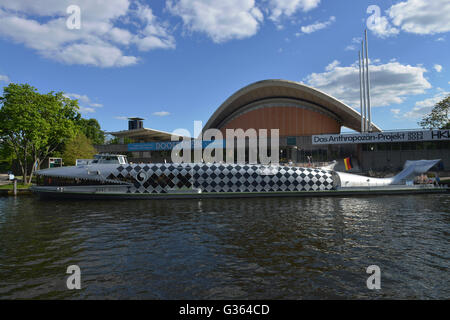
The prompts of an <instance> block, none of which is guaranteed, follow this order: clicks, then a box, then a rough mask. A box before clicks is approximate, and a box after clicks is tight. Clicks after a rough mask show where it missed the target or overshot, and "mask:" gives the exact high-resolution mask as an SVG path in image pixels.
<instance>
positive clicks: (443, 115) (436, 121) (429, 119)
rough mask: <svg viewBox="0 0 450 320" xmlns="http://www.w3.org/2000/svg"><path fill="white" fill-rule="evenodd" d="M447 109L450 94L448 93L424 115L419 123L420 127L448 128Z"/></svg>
mask: <svg viewBox="0 0 450 320" xmlns="http://www.w3.org/2000/svg"><path fill="white" fill-rule="evenodd" d="M449 109H450V95H448V96H447V97H446V98H445V99H443V100H442V101H440V102H438V103H436V105H435V106H434V108H433V110H431V112H430V114H428V115H426V116H425V117H424V118H423V119H422V121H420V122H419V125H420V126H421V127H422V128H428V129H434V128H439V129H449V128H450V119H449Z"/></svg>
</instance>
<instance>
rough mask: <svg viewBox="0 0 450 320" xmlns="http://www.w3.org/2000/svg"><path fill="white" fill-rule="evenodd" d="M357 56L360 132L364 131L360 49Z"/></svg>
mask: <svg viewBox="0 0 450 320" xmlns="http://www.w3.org/2000/svg"><path fill="white" fill-rule="evenodd" d="M358 58H359V105H360V107H361V108H360V110H361V133H364V132H365V131H366V126H365V121H364V101H363V88H362V86H363V77H362V71H361V70H362V69H361V51H359V52H358Z"/></svg>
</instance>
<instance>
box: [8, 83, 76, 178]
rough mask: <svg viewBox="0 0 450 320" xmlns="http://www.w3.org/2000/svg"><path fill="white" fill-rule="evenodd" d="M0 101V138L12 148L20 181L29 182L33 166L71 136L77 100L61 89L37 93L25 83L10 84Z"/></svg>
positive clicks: (73, 132)
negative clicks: (18, 168)
mask: <svg viewBox="0 0 450 320" xmlns="http://www.w3.org/2000/svg"><path fill="white" fill-rule="evenodd" d="M0 104H1V105H2V107H1V109H0V138H2V139H3V141H4V142H5V143H6V144H7V145H8V146H10V147H11V148H12V149H13V151H14V154H15V157H16V159H17V160H18V161H19V165H20V167H21V171H22V175H23V181H24V183H31V179H32V177H33V174H34V171H35V169H36V167H39V166H40V165H41V163H42V162H43V161H44V160H45V158H47V156H48V155H50V154H51V153H52V152H53V151H54V150H56V149H57V148H58V147H60V146H61V145H62V144H63V143H64V142H65V141H67V140H68V139H69V138H71V137H73V136H74V135H75V133H76V130H77V126H76V122H77V121H79V119H80V118H81V115H80V114H79V113H78V111H77V110H78V103H77V101H76V100H71V99H69V98H66V97H64V95H63V93H62V92H57V93H54V92H53V91H52V92H49V93H47V94H40V93H39V92H37V89H36V88H34V87H32V86H30V85H28V84H14V83H10V84H9V85H8V86H7V87H5V88H4V90H3V96H2V97H0ZM30 161H31V163H30ZM29 164H32V169H31V172H30V174H29V175H28V167H29ZM27 178H28V180H27Z"/></svg>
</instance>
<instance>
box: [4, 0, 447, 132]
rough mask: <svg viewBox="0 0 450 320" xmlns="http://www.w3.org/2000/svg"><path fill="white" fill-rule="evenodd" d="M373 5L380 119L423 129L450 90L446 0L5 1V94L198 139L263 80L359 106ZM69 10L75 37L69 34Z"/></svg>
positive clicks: (120, 125)
mask: <svg viewBox="0 0 450 320" xmlns="http://www.w3.org/2000/svg"><path fill="white" fill-rule="evenodd" d="M374 3H376V5H377V6H378V8H379V9H380V16H379V18H378V16H377V18H376V19H375V20H370V21H369V22H373V23H372V24H370V25H369V26H370V30H369V45H370V47H369V53H370V58H371V60H372V66H371V68H372V69H371V78H372V103H373V104H374V108H373V120H374V122H375V123H376V124H377V125H379V126H380V127H381V128H383V129H385V130H389V129H406V128H417V127H418V125H417V121H418V120H420V118H421V117H422V116H423V115H424V114H426V113H427V112H429V111H430V110H431V108H432V106H433V105H434V103H436V102H437V101H439V99H442V98H443V97H444V96H445V95H446V94H449V91H450V88H449V87H450V85H449V81H450V77H449V75H450V70H449V69H450V65H449V55H448V52H450V50H449V49H450V45H449V40H450V35H449V32H450V19H448V17H450V1H448V0H403V1H391V0H384V1H361V0H352V1H351V0H340V1H335V0H259V1H258V0H256V1H255V0H220V1H219V0H172V1H163V0H158V1H156V0H155V1H128V0H109V1H106V0H105V1H88V0H70V1H69V0H67V1H66V0H41V1H31V0H29V1H28V0H22V1H20V0H19V1H8V0H0V61H1V62H0V86H5V85H7V84H8V82H14V83H29V84H31V85H33V86H35V87H37V88H38V89H39V91H41V92H48V91H50V90H54V91H64V92H66V94H67V95H68V96H70V97H72V98H78V99H79V101H80V106H81V107H82V108H81V111H82V114H83V116H84V117H86V118H90V117H94V118H96V119H98V120H99V122H100V124H101V126H102V128H103V129H104V130H107V131H115V130H122V129H125V128H126V127H127V123H126V121H125V120H123V118H125V117H129V116H141V117H144V118H146V121H145V126H146V127H151V128H154V129H159V130H164V131H173V130H174V129H177V128H187V129H189V130H190V131H191V132H192V131H193V121H195V120H200V121H203V123H206V121H207V120H208V119H209V117H210V116H211V115H212V113H213V112H214V111H215V110H216V108H217V107H218V106H219V105H220V104H221V103H222V102H224V101H225V100H226V99H227V98H228V97H229V96H230V95H232V94H233V93H234V92H235V91H237V90H239V89H240V88H242V87H244V86H246V85H248V84H250V83H253V82H256V81H259V80H264V79H287V80H293V81H299V82H304V83H306V84H308V85H310V86H313V87H316V88H318V89H321V90H323V91H325V92H327V93H329V94H331V95H333V96H335V97H336V98H338V99H341V100H342V101H344V102H346V103H347V104H349V105H351V106H353V107H355V108H358V107H359V85H358V76H357V67H356V65H355V63H356V61H357V55H358V48H359V47H360V40H361V39H360V38H361V37H362V35H363V31H364V28H366V23H367V19H368V18H369V17H371V16H372V15H373V14H374V13H376V11H373V10H370V12H369V13H367V10H368V8H369V6H370V5H373V4H374ZM70 5H77V6H78V7H79V8H80V13H81V15H80V17H81V18H80V29H69V28H68V27H67V20H68V19H69V17H70V16H71V14H70V13H69V14H68V13H67V12H66V10H67V7H69V6H70ZM70 21H72V22H74V21H75V20H70ZM70 21H69V22H70Z"/></svg>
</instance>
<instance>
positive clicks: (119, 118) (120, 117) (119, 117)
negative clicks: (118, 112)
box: [114, 116, 128, 120]
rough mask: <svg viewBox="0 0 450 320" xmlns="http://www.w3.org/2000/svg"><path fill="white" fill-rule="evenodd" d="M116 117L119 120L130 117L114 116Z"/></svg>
mask: <svg viewBox="0 0 450 320" xmlns="http://www.w3.org/2000/svg"><path fill="white" fill-rule="evenodd" d="M114 119H117V120H128V117H124V116H116V117H114Z"/></svg>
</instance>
